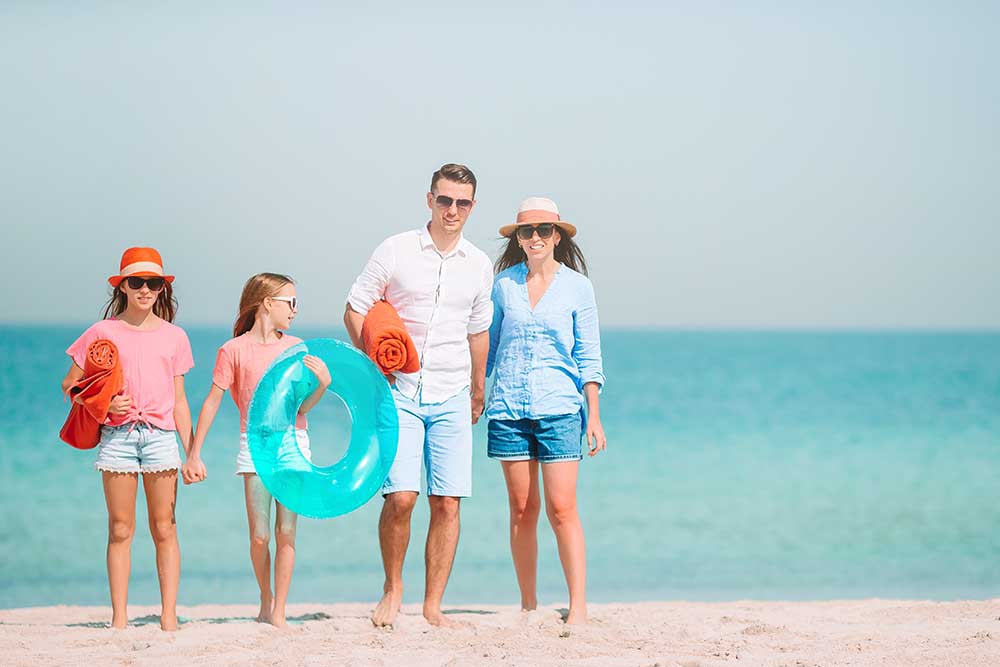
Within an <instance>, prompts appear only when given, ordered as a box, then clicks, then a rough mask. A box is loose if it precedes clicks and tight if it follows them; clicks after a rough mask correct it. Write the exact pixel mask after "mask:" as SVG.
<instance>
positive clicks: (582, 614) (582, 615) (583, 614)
mask: <svg viewBox="0 0 1000 667" xmlns="http://www.w3.org/2000/svg"><path fill="white" fill-rule="evenodd" d="M586 622H587V608H586V607H581V608H579V609H570V610H569V613H568V614H567V615H566V625H583V624H584V623H586Z"/></svg>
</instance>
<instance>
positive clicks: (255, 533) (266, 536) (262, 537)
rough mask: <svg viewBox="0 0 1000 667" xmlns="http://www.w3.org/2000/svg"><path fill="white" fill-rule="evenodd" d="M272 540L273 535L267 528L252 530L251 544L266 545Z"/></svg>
mask: <svg viewBox="0 0 1000 667" xmlns="http://www.w3.org/2000/svg"><path fill="white" fill-rule="evenodd" d="M270 541H271V535H270V533H268V532H267V531H266V530H252V531H250V546H252V547H266V546H267V545H268V543H270Z"/></svg>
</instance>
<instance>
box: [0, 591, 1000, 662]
mask: <svg viewBox="0 0 1000 667" xmlns="http://www.w3.org/2000/svg"><path fill="white" fill-rule="evenodd" d="M288 611H289V619H290V620H291V621H292V622H293V625H292V626H291V627H290V628H289V629H288V630H278V629H276V628H274V627H272V626H269V625H261V624H258V623H255V622H253V621H252V620H251V618H252V616H253V614H255V613H256V608H255V607H251V606H247V605H201V606H196V607H181V608H180V609H179V612H180V614H181V616H182V618H183V619H186V622H184V623H183V625H182V627H181V629H180V630H179V631H178V632H162V631H160V629H159V626H158V625H157V623H158V619H157V618H156V616H155V614H156V613H157V609H156V608H155V607H140V606H136V607H131V608H130V618H131V619H132V621H133V626H131V627H129V628H128V629H126V630H123V631H112V630H110V629H108V628H107V627H105V625H106V622H107V620H108V619H109V617H110V609H109V608H103V607H40V608H30V609H11V610H0V656H2V658H0V662H2V663H3V664H4V665H25V666H27V665H31V666H41V665H88V666H97V665H136V666H139V665H213V666H215V665H386V666H393V667H396V666H399V665H420V666H424V665H426V666H438V665H440V666H444V665H454V666H457V665H553V666H555V665H594V666H597V665H601V666H604V665H610V666H618V665H621V666H625V665H630V666H631V665H635V666H640V667H653V666H654V665H658V666H659V667H668V666H669V667H675V666H679V667H699V666H700V667H709V666H713V667H714V666H716V665H774V666H781V667H818V666H823V667H825V666H827V665H928V666H929V665H934V666H936V667H941V666H949V665H954V666H956V667H958V666H962V667H970V666H975V665H983V666H987V665H989V666H991V667H992V666H996V665H998V664H1000V599H996V600H988V601H957V602H925V601H897V600H854V601H832V602H720V603H693V602H648V603H633V604H595V605H592V606H591V608H590V616H591V622H590V623H589V624H588V625H587V626H583V627H576V626H566V625H564V624H563V623H562V621H561V618H560V608H559V607H546V608H543V609H539V610H538V611H535V612H531V613H522V612H520V611H519V610H518V609H516V608H515V607H511V606H495V605H466V606H463V607H455V608H451V609H450V610H448V611H447V613H449V614H450V617H451V618H453V619H455V620H457V621H459V622H461V624H462V625H461V627H460V628H457V629H438V628H432V627H430V626H428V625H427V624H426V623H425V622H424V620H423V618H422V617H421V616H420V609H419V607H418V606H415V605H407V606H404V608H403V613H402V614H401V616H400V617H399V619H398V622H397V624H396V627H395V628H393V629H381V630H380V629H376V628H374V627H373V626H372V624H371V623H370V622H369V620H368V615H369V613H370V611H371V605H368V604H332V605H331V604H295V605H290V606H289V610H288Z"/></svg>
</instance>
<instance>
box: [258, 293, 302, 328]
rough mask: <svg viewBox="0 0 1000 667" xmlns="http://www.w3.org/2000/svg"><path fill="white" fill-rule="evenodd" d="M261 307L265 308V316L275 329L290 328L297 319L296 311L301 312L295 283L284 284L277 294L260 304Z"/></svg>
mask: <svg viewBox="0 0 1000 667" xmlns="http://www.w3.org/2000/svg"><path fill="white" fill-rule="evenodd" d="M260 307H261V308H262V309H263V310H264V317H265V318H267V321H268V322H269V323H270V324H271V325H272V326H274V328H275V329H277V330H279V331H284V330H285V329H287V328H289V327H290V326H292V320H294V319H295V315H296V313H298V312H299V311H298V303H296V297H295V285H293V284H292V283H288V284H287V285H284V286H282V288H281V289H280V290H278V293H277V294H276V295H274V296H269V297H267V298H266V299H264V303H262V304H260Z"/></svg>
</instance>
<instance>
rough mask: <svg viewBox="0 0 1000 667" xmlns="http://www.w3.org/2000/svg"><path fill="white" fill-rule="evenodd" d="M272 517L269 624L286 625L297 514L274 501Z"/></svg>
mask: <svg viewBox="0 0 1000 667" xmlns="http://www.w3.org/2000/svg"><path fill="white" fill-rule="evenodd" d="M274 505H275V507H276V512H275V519H274V543H275V546H274V609H273V610H272V612H271V624H272V625H276V626H278V627H279V628H283V627H286V626H287V625H288V623H287V622H286V621H285V603H286V602H287V601H288V589H289V588H290V587H291V584H292V569H293V568H294V567H295V524H296V520H297V519H298V515H297V514H296V513H295V512H293V511H291V510H290V509H288V508H287V507H285V506H284V505H282V504H281V503H279V502H277V501H275V503H274Z"/></svg>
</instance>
